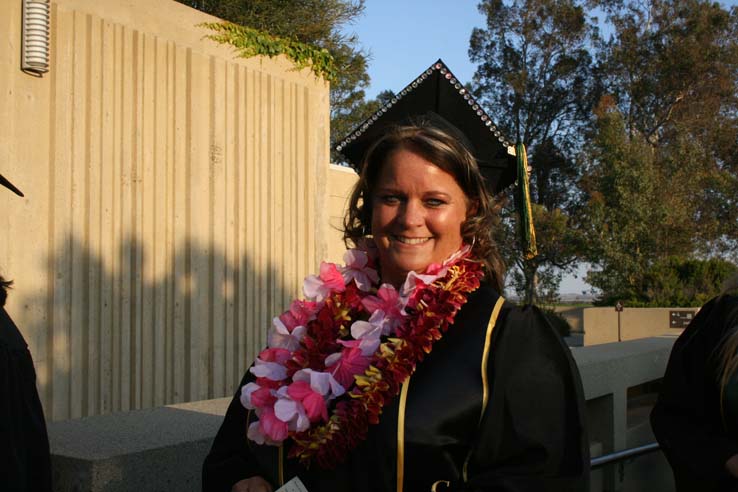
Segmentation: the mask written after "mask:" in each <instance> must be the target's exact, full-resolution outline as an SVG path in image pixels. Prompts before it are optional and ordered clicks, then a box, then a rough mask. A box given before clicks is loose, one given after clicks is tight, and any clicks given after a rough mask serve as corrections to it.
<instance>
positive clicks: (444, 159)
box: [343, 120, 505, 292]
mask: <svg viewBox="0 0 738 492" xmlns="http://www.w3.org/2000/svg"><path fill="white" fill-rule="evenodd" d="M464 141H465V138H464V137H463V136H461V135H459V134H456V132H454V131H453V130H451V129H448V128H443V129H442V128H439V127H438V126H437V125H436V124H435V122H433V121H431V120H418V121H417V122H413V123H412V124H410V125H405V126H396V127H392V128H390V129H389V130H387V131H386V132H385V134H384V135H383V136H382V137H380V138H379V139H377V141H376V142H374V144H373V145H372V146H371V147H370V148H369V150H368V151H367V153H366V156H365V157H364V161H363V163H362V166H361V173H360V175H359V181H358V182H357V183H356V185H355V186H354V189H353V191H352V193H351V197H350V199H349V207H348V211H347V212H346V217H345V218H344V221H343V227H344V229H343V239H344V242H345V243H346V246H347V247H352V246H356V245H358V244H359V242H360V241H361V240H362V239H363V238H365V237H366V236H367V235H370V234H371V223H372V198H373V196H374V187H375V186H376V182H377V179H378V178H379V173H380V172H381V170H382V166H383V165H384V163H385V162H386V161H387V158H388V157H389V155H390V154H391V153H393V152H395V151H396V150H399V149H406V150H409V151H411V152H414V153H416V154H418V155H420V156H422V157H423V158H424V159H426V160H428V161H430V162H432V163H433V164H435V165H436V166H438V167H439V168H440V169H443V170H444V171H446V172H447V173H449V174H450V175H451V176H453V177H454V179H455V180H456V182H457V183H458V184H459V186H460V187H461V189H462V190H463V191H464V194H465V195H466V197H467V200H468V203H469V204H470V206H469V216H468V217H467V219H466V221H465V222H464V223H463V224H462V226H461V236H462V238H463V240H464V242H465V243H466V244H470V245H472V255H473V256H474V257H475V258H477V259H478V260H479V261H481V262H482V263H483V264H484V267H485V271H486V277H487V280H489V281H490V282H491V283H492V285H493V286H494V287H495V288H496V289H497V290H498V291H500V292H501V291H502V287H503V278H504V274H505V265H504V263H503V262H502V258H501V257H500V254H499V252H498V250H497V245H496V244H495V242H494V240H493V239H492V232H493V229H494V227H495V226H496V224H497V222H498V212H499V209H500V207H499V206H498V204H496V203H495V202H494V200H493V199H492V197H491V196H490V194H489V193H488V192H487V188H486V186H485V182H484V178H483V177H482V174H481V172H480V171H479V166H478V165H477V161H476V159H475V158H474V156H473V155H472V153H471V151H470V150H469V148H468V147H467V145H466V144H465V142H464Z"/></svg>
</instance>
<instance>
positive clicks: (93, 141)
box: [0, 0, 329, 420]
mask: <svg viewBox="0 0 738 492" xmlns="http://www.w3.org/2000/svg"><path fill="white" fill-rule="evenodd" d="M21 3H22V2H20V1H18V0H0V11H2V15H0V67H2V70H0V94H1V95H2V97H0V121H2V122H3V130H2V132H0V172H1V173H2V174H3V175H5V176H7V177H8V178H9V179H11V181H13V182H14V183H15V184H16V185H17V186H18V187H19V188H20V189H22V190H23V191H24V192H25V193H26V198H25V199H21V198H18V197H16V196H15V195H12V194H11V193H10V192H7V191H2V192H0V210H3V212H4V213H3V214H2V215H1V217H0V222H1V223H2V225H1V226H0V230H2V231H3V234H2V236H1V237H0V274H2V275H3V276H5V277H6V278H9V279H13V280H15V288H14V290H13V291H12V292H11V295H10V298H9V302H8V305H7V308H8V311H9V312H10V314H11V316H13V318H14V319H15V320H16V322H17V324H18V325H19V327H20V328H21V330H22V332H23V334H24V335H25V337H26V339H27V340H28V342H29V345H30V349H31V352H32V354H33V356H34V359H35V363H36V369H37V372H38V384H39V389H40V394H41V398H42V401H43V404H44V408H45V409H46V415H47V418H49V419H50V420H60V419H67V418H72V417H82V416H86V415H95V414H102V413H108V412H111V411H125V410H129V409H135V408H146V407H152V406H159V405H163V404H167V403H176V402H184V401H192V400H202V399H209V398H216V397H219V396H225V395H230V394H232V392H233V391H234V390H235V388H236V386H237V383H238V381H239V379H240V377H241V376H242V374H243V372H244V370H245V367H246V365H247V364H248V363H249V362H250V361H251V360H252V359H253V357H254V356H255V354H256V351H257V350H258V349H259V348H260V347H262V346H263V345H264V342H265V333H266V329H267V328H268V326H269V325H270V320H271V317H272V316H273V315H274V314H275V313H277V312H279V311H280V310H281V309H283V308H284V307H285V306H286V304H287V302H288V301H289V299H291V298H292V297H294V296H295V295H296V294H297V293H298V292H299V289H300V285H301V280H302V278H303V277H304V276H305V275H306V274H308V273H309V272H312V271H314V270H315V268H316V266H317V263H318V261H319V259H321V258H323V257H325V255H326V253H327V247H326V244H327V234H326V232H327V230H328V220H327V216H326V214H325V213H324V212H323V211H324V210H326V203H325V201H326V198H325V197H326V194H325V192H326V190H325V187H326V180H327V172H328V162H329V152H328V145H329V112H328V109H329V108H328V86H327V84H326V83H325V82H324V81H322V80H320V79H317V78H315V77H314V76H313V75H312V74H311V73H309V72H308V71H301V72H298V71H295V70H294V69H293V68H292V66H291V65H290V64H289V63H288V62H287V61H285V60H284V59H277V60H270V59H261V58H254V59H249V60H242V59H237V58H236V57H235V55H234V52H233V50H232V49H230V48H229V47H225V46H220V45H217V44H216V43H214V42H212V41H209V40H206V39H204V38H203V37H204V35H206V34H207V31H206V30H204V28H201V27H197V25H198V24H199V23H202V22H204V21H212V20H215V19H214V18H212V17H210V16H207V15H204V14H202V13H200V12H197V11H195V10H193V9H190V8H188V7H186V6H184V5H182V4H179V3H176V2H174V1H157V2H151V1H148V0H126V1H125V2H121V1H119V0H96V1H94V2H92V1H88V0H58V1H54V2H52V22H51V67H50V71H49V73H47V74H46V75H45V76H44V77H42V78H37V77H33V76H30V75H27V74H24V73H22V72H21V71H20V49H21V47H20V37H21Z"/></svg>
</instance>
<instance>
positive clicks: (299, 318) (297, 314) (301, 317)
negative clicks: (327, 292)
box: [279, 299, 321, 332]
mask: <svg viewBox="0 0 738 492" xmlns="http://www.w3.org/2000/svg"><path fill="white" fill-rule="evenodd" d="M320 307H321V305H320V304H318V303H317V302H310V301H302V300H299V299H296V300H294V301H292V304H290V309H289V310H288V311H285V312H284V313H282V314H280V315H279V319H280V320H281V321H282V323H284V325H285V326H286V327H287V329H288V330H289V331H290V332H292V330H293V329H294V328H296V327H298V326H307V324H308V321H310V320H312V319H314V318H315V313H317V312H318V309H319V308H320Z"/></svg>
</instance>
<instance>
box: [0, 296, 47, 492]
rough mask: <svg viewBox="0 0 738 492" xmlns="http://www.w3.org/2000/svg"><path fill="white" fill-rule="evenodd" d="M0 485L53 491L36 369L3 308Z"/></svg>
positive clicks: (0, 320) (0, 333) (0, 324)
mask: <svg viewBox="0 0 738 492" xmlns="http://www.w3.org/2000/svg"><path fill="white" fill-rule="evenodd" d="M0 484H2V486H0V488H2V490H8V491H26V490H29V491H30V490H33V491H40V492H50V491H51V459H50V456H49V438H48V434H47V432H46V422H45V420H44V412H43V409H42V408H41V400H40V399H39V397H38V391H37V390H36V372H35V370H34V368H33V361H32V359H31V354H30V352H29V351H28V348H27V347H26V343H25V341H24V340H23V337H22V336H21V334H20V332H19V331H18V329H17V328H16V326H15V325H14V324H13V321H12V320H11V319H10V317H9V316H8V315H7V313H6V312H5V310H4V309H3V308H1V307H0Z"/></svg>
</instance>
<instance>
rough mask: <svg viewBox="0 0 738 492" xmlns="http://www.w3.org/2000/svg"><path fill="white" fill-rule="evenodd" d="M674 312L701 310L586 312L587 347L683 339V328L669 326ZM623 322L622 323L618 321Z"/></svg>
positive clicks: (593, 309)
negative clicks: (659, 338)
mask: <svg viewBox="0 0 738 492" xmlns="http://www.w3.org/2000/svg"><path fill="white" fill-rule="evenodd" d="M670 311H687V312H691V313H695V314H696V313H697V311H699V308H678V307H674V308H628V307H626V308H624V309H623V311H622V312H620V313H618V312H616V311H615V308H614V307H597V308H585V309H584V316H583V322H584V345H596V344H599V343H610V342H617V341H618V323H619V325H620V340H635V339H637V338H648V337H657V336H661V335H675V336H676V335H679V334H680V333H681V332H682V330H683V328H673V327H671V326H670V323H669V312H670ZM618 315H619V316H618ZM618 318H619V321H618Z"/></svg>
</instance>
